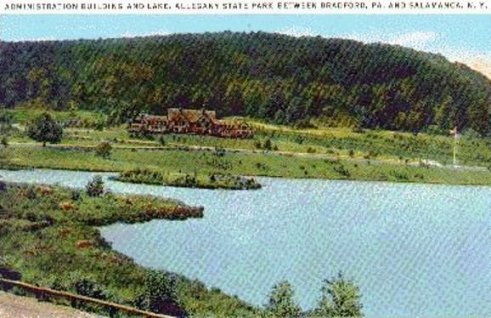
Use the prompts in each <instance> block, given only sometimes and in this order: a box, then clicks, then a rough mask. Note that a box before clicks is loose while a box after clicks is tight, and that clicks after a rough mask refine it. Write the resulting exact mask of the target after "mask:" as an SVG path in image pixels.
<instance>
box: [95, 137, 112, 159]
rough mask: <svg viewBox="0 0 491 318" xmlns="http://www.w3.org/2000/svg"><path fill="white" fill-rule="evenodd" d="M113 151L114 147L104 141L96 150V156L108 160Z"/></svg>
mask: <svg viewBox="0 0 491 318" xmlns="http://www.w3.org/2000/svg"><path fill="white" fill-rule="evenodd" d="M112 149H113V147H112V146H111V144H110V143H108V142H107V141H103V142H101V143H100V144H98V145H97V147H96V148H95V154H96V155H98V156H100V157H102V158H104V159H107V158H109V157H110V156H111V151H112Z"/></svg>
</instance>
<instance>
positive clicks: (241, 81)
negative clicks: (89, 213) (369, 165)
mask: <svg viewBox="0 0 491 318" xmlns="http://www.w3.org/2000/svg"><path fill="white" fill-rule="evenodd" d="M26 104H27V105H32V104H34V105H36V104H48V105H49V106H50V107H52V108H53V109H68V108H74V107H78V108H83V109H97V110H103V111H105V112H107V113H109V114H112V118H114V119H115V120H117V121H127V120H129V119H130V118H131V117H133V116H135V114H137V113H139V112H141V111H147V112H153V113H165V109H166V108H168V107H193V108H200V107H206V108H210V109H215V110H217V112H218V113H219V115H220V116H226V115H247V116H252V117H256V118H262V119H266V120H269V121H274V122H276V123H284V124H296V123H302V122H305V121H306V120H308V119H310V118H327V119H328V120H329V121H330V122H331V123H334V124H336V123H341V122H343V123H344V124H351V125H359V126H362V127H369V128H375V127H380V128H386V129H397V130H409V131H419V130H422V129H425V128H428V127H431V129H439V130H440V131H442V132H445V131H446V130H447V129H450V128H452V127H454V126H455V125H457V126H458V127H459V128H460V129H461V130H462V129H468V128H472V129H473V130H475V131H477V132H479V133H481V134H482V135H486V134H489V133H490V131H491V128H490V125H491V110H490V107H491V106H490V104H491V82H490V81H489V80H488V79H487V78H485V77H484V76H482V75H481V74H479V73H477V72H475V71H473V70H471V69H469V68H468V67H466V66H464V65H462V64H455V63H450V62H448V61H447V60H446V59H445V58H444V57H442V56H439V55H434V54H428V53H423V52H418V51H414V50H411V49H407V48H403V47H396V46H390V45H383V44H371V45H366V44H362V43H359V42H355V41H350V40H342V39H325V38H321V37H302V38H294V37H289V36H285V35H279V34H268V33H231V32H223V33H213V34H210V33H205V34H176V35H170V36H161V37H145V38H131V39H128V38H122V39H105V40H80V41H57V42H16V43H11V42H0V105H3V106H4V107H9V108H11V107H17V106H19V105H26Z"/></svg>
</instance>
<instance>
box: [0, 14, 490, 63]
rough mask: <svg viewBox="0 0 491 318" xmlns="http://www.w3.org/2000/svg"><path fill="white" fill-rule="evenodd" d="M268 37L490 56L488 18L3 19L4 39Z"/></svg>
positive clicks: (460, 57)
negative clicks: (347, 41) (235, 34)
mask: <svg viewBox="0 0 491 318" xmlns="http://www.w3.org/2000/svg"><path fill="white" fill-rule="evenodd" d="M224 30H231V31H259V30H261V31H267V32H280V33H286V34H292V35H321V36H324V37H342V38H351V39H356V40H360V41H364V42H386V43H392V44H400V45H404V46H408V47H413V48H415V49H418V50H424V51H430V52H435V53H441V54H443V55H445V56H447V57H448V58H450V59H452V60H461V61H465V60H467V59H469V58H474V57H476V56H489V55H490V54H491V36H490V35H489V34H490V30H491V17H490V16H489V15H405V16H404V15H229V16H218V15H202V16H185V15H160V16H158V15H155V16H148V15H146V16H145V15H90V16H89V15H86V16H85V15H17V16H16V15H4V16H0V39H1V40H4V41H21V40H59V39H80V38H83V39H94V38H112V37H123V36H139V35H140V36H141V35H154V34H168V33H186V32H199V33H201V32H214V31H224Z"/></svg>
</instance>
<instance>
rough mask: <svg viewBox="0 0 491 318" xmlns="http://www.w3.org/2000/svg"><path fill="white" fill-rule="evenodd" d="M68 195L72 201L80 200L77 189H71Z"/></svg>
mask: <svg viewBox="0 0 491 318" xmlns="http://www.w3.org/2000/svg"><path fill="white" fill-rule="evenodd" d="M70 197H71V199H72V200H73V201H78V200H80V191H78V190H72V191H71V193H70Z"/></svg>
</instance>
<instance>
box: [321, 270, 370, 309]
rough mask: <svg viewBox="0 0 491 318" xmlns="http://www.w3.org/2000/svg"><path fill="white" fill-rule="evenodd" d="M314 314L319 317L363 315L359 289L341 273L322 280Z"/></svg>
mask: <svg viewBox="0 0 491 318" xmlns="http://www.w3.org/2000/svg"><path fill="white" fill-rule="evenodd" d="M321 293H322V296H321V299H320V300H319V304H318V306H317V309H316V310H315V314H316V315H318V316H321V317H363V313H362V308H363V305H362V304H361V302H360V298H361V294H360V289H359V288H358V286H356V285H355V284H354V283H353V282H352V281H351V280H347V279H346V278H344V276H343V274H342V273H339V274H338V276H337V277H334V278H331V279H326V280H324V286H322V289H321Z"/></svg>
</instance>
